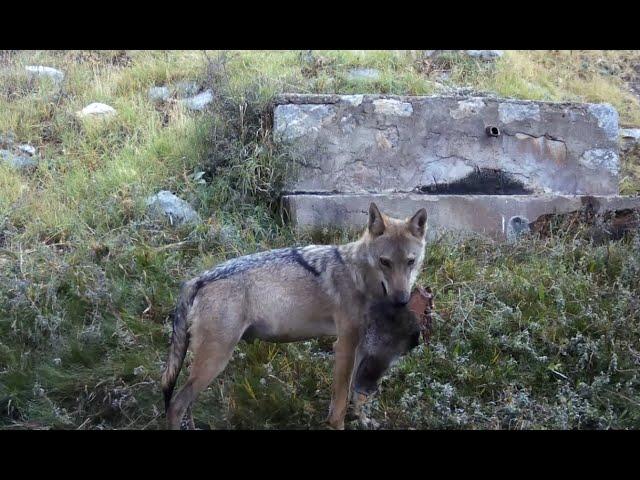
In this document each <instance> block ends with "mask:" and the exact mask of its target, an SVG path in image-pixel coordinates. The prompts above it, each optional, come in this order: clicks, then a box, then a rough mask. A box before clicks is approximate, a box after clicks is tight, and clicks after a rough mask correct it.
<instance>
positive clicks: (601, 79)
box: [0, 51, 640, 429]
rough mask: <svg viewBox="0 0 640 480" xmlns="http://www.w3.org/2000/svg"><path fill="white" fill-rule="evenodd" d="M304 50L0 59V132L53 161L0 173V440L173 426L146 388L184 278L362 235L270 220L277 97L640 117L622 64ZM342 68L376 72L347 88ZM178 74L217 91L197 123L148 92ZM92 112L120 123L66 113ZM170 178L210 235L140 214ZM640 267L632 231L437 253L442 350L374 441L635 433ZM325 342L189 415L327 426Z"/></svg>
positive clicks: (218, 390)
mask: <svg viewBox="0 0 640 480" xmlns="http://www.w3.org/2000/svg"><path fill="white" fill-rule="evenodd" d="M314 55H315V58H316V59H319V60H318V61H317V62H315V63H312V64H309V63H308V62H305V61H304V59H303V57H301V56H300V54H299V52H297V51H288V52H287V51H284V52H262V51H261V52H258V51H242V52H227V53H226V54H225V55H219V53H218V52H200V51H190V52H183V51H166V52H165V51H155V52H151V51H136V52H118V51H102V52H96V51H89V52H77V51H70V52H52V51H29V52H18V53H4V54H2V55H0V60H1V61H2V62H3V69H2V75H1V77H0V111H2V112H3V114H2V115H0V134H2V133H6V132H8V131H12V132H13V133H14V134H15V136H16V138H17V139H18V140H19V141H20V142H24V143H30V144H32V145H34V146H35V147H37V148H38V153H39V155H40V156H41V157H42V159H43V160H42V161H41V163H40V165H39V167H38V168H37V170H36V171H35V172H33V173H29V174H26V173H20V172H16V171H13V170H11V169H9V168H6V167H3V166H0V227H1V228H0V311H1V312H2V313H1V314H0V426H1V427H2V428H82V429H88V428H93V429H97V428H104V429H111V428H136V429H142V428H144V429H156V428H163V427H164V420H163V418H162V416H161V410H162V401H161V394H160V390H159V377H160V373H161V370H162V367H163V362H164V359H165V355H166V351H167V344H168V340H169V334H170V330H171V326H170V321H169V315H170V312H171V309H172V308H173V305H174V303H175V300H176V295H177V293H178V288H179V284H180V282H181V281H182V280H184V279H185V278H188V277H190V276H192V275H195V274H196V273H198V272H200V271H202V270H204V269H206V268H210V267H211V266H212V265H214V264H216V263H217V262H220V261H222V260H224V259H227V258H231V257H234V256H237V255H240V254H245V253H250V252H254V251H257V250H261V249H267V248H274V247H280V246H285V245H290V244H305V243H308V242H311V241H327V242H328V241H346V240H348V239H349V238H351V237H349V236H348V235H346V234H344V233H336V232H334V233H332V234H329V235H325V236H319V237H314V238H310V237H308V236H306V235H296V234H295V233H294V232H292V231H290V230H289V229H288V227H287V226H286V225H282V223H281V222H280V219H279V216H278V214H277V199H278V195H279V188H280V182H281V179H282V176H283V174H284V171H285V167H286V165H287V152H285V151H281V150H279V149H277V148H275V147H274V145H272V144H271V142H270V132H269V118H268V111H269V102H270V100H271V98H272V97H273V95H274V94H276V93H279V92H290V91H295V92H327V93H333V92H337V93H356V92H357V93H377V92H382V93H395V94H432V93H437V92H438V91H439V89H440V88H441V87H439V85H440V84H446V85H450V86H470V87H473V88H477V89H484V90H491V91H494V92H496V93H498V94H500V95H508V96H514V97H517V98H535V99H545V100H580V101H594V102H595V101H607V102H610V103H612V104H613V105H614V106H616V108H618V110H619V112H620V115H621V123H625V124H629V125H634V124H639V123H640V106H639V105H638V101H637V99H635V98H633V97H631V96H630V94H628V93H627V92H626V90H625V89H624V85H623V83H622V81H621V80H620V79H619V78H620V77H621V75H622V73H624V72H626V71H627V70H628V69H629V65H630V62H632V61H633V59H634V58H636V59H637V53H633V52H628V51H622V52H605V53H602V52H557V53H551V52H507V53H506V54H505V56H504V57H503V58H502V59H501V60H499V61H498V62H497V63H496V64H495V65H485V64H481V63H479V62H476V61H474V60H468V59H465V58H464V57H462V56H459V55H450V56H448V57H447V58H445V59H444V60H442V63H440V64H434V65H431V64H425V63H424V62H423V61H422V60H421V57H420V55H419V54H418V53H416V52H404V51H391V52H386V51H323V52H314ZM634 55H636V56H635V57H634ZM603 62H604V63H603ZM28 64H36V65H37V64H42V65H49V66H53V67H56V68H60V69H61V70H63V71H64V72H65V74H66V78H65V82H64V88H63V90H62V92H61V94H59V95H57V94H56V89H55V86H54V85H52V84H50V83H47V82H29V81H28V79H27V78H26V76H25V75H24V72H23V66H24V65H28ZM603 65H604V66H607V68H609V70H611V69H614V70H615V69H616V68H617V69H618V73H617V74H615V75H612V74H611V73H610V72H609V71H608V70H607V71H604V72H603V71H602V69H603ZM353 67H366V68H378V69H379V70H380V71H381V77H380V79H379V80H376V81H364V82H353V81H350V80H349V79H348V77H347V72H348V70H349V69H350V68H353ZM444 68H447V69H449V70H450V75H449V78H448V79H443V78H441V77H440V72H441V70H442V69H444ZM182 80H194V81H196V82H198V83H199V84H200V85H201V86H203V87H204V86H208V87H211V88H213V90H214V92H216V94H217V96H216V101H215V104H214V107H213V108H212V110H211V111H210V112H207V113H201V114H193V113H189V112H187V111H184V110H183V109H182V108H181V107H180V106H179V105H177V104H169V105H166V106H164V107H156V106H154V105H153V104H152V103H151V102H150V101H149V100H148V99H147V89H148V88H149V87H151V86H154V85H161V84H163V83H175V82H178V81H182ZM91 102H104V103H107V104H109V105H111V106H113V107H114V108H115V109H116V110H117V111H118V114H117V116H116V117H114V118H113V119H111V120H108V121H106V122H98V123H96V122H87V121H80V120H79V119H77V118H76V116H75V112H76V111H78V110H80V109H82V108H83V107H84V106H86V105H87V104H88V103H91ZM624 168H625V170H624V172H623V175H622V176H621V177H623V180H622V184H623V185H622V186H623V190H625V191H628V192H634V191H637V188H638V185H639V184H638V181H637V178H638V176H637V172H636V170H637V159H631V158H630V159H626V160H625V167H624ZM198 172H204V175H197V174H198ZM199 178H202V179H204V180H205V183H202V182H201V181H199V180H198V179H199ZM161 189H167V190H171V191H173V192H175V193H176V194H178V195H180V196H181V197H182V198H184V199H185V200H187V201H189V202H190V203H191V204H192V205H193V206H194V207H195V208H196V209H197V210H198V212H199V213H200V215H201V216H202V218H203V219H204V222H203V223H202V224H201V225H199V226H197V227H183V228H179V229H176V228H171V227H170V226H168V225H166V224H162V223H157V222H154V221H152V220H151V219H149V218H147V217H146V215H145V208H144V199H145V198H146V196H148V195H149V194H152V193H155V192H157V191H158V190H161ZM639 254H640V246H639V244H638V241H637V239H636V240H634V239H628V240H624V241H622V242H618V243H612V244H609V245H605V246H594V245H591V244H589V243H585V242H583V241H578V240H576V241H573V238H572V237H568V238H563V237H559V238H556V239H553V240H548V241H535V242H521V243H517V244H515V245H498V244H494V243H490V242H486V241H484V240H481V239H469V240H464V241H458V240H457V239H454V238H448V239H443V240H442V241H441V242H438V243H436V244H433V245H431V246H429V248H428V252H427V262H426V267H425V271H424V273H423V275H422V276H421V278H420V283H422V284H429V285H432V286H433V287H434V288H435V290H436V292H437V307H438V315H437V318H436V325H435V327H436V328H435V334H434V338H433V343H432V345H431V346H429V347H428V348H424V347H420V349H419V350H418V351H417V352H414V353H413V354H412V355H411V356H409V357H407V358H406V359H405V360H404V361H402V362H401V363H400V364H398V365H397V366H396V367H395V368H394V370H393V372H392V374H390V375H389V376H388V377H387V378H386V379H385V380H384V382H383V383H382V388H381V392H380V395H378V396H377V397H376V398H375V399H374V401H373V402H372V403H371V405H370V406H369V408H370V409H371V413H372V414H373V416H374V417H375V418H376V419H377V420H378V421H380V422H381V423H382V425H383V426H384V427H386V428H434V427H435V428H440V427H443V428H609V427H617V428H632V427H637V426H638V425H639V424H640V418H639V416H640V409H639V406H638V404H639V403H640V400H639V395H638V374H639V366H638V365H639V363H638V362H639V358H640V353H639V352H640V344H639V343H638V342H639V340H638V339H639V338H640V335H639V333H640V332H639V331H638V325H639V320H640V318H639V313H638V312H639V310H638V304H637V303H638V302H637V298H638V293H639V289H640V285H639V283H638V278H640V275H639V273H640V272H639V271H638V270H639V269H640V265H639V264H638V258H640V257H639ZM330 345H331V342H330V340H322V341H311V342H304V343H299V344H291V345H272V344H267V343H261V342H255V343H253V344H243V345H241V346H240V347H239V348H238V351H237V353H236V355H235V356H234V358H233V359H232V361H231V363H230V366H229V367H228V368H227V369H226V370H225V372H224V373H223V374H222V375H221V376H220V377H219V378H218V379H216V380H215V381H214V383H213V384H212V386H211V387H210V388H209V389H208V390H207V391H206V392H205V393H204V394H203V396H202V398H201V400H200V401H199V403H198V404H197V405H196V408H195V416H196V419H197V421H198V422H200V424H201V425H202V426H210V427H213V428H310V427H311V428H316V427H320V425H321V423H322V420H323V419H324V417H325V415H326V411H327V408H328V402H329V395H330V393H329V392H330V383H331V368H332V365H331V348H330Z"/></svg>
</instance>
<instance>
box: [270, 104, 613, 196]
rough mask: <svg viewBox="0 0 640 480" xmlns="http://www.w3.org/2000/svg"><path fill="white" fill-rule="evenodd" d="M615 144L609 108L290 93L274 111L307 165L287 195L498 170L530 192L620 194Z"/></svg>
mask: <svg viewBox="0 0 640 480" xmlns="http://www.w3.org/2000/svg"><path fill="white" fill-rule="evenodd" d="M487 126H495V127H498V128H499V130H500V135H499V136H497V137H490V136H488V135H487V134H486V133H485V129H486V127H487ZM614 130H615V134H612V132H614ZM617 136H618V116H617V112H616V111H615V109H613V108H612V107H611V106H610V105H606V104H602V105H592V104H575V103H549V102H531V101H519V100H505V99H496V98H487V97H471V98H464V97H462V98H461V97H410V96H393V95H345V96H340V95H295V94H288V95H283V96H281V97H279V98H278V99H277V100H276V107H275V110H274V138H275V139H276V141H279V142H283V143H286V144H288V145H289V146H290V147H291V148H292V151H293V153H294V155H295V157H296V158H299V159H302V160H301V161H299V162H297V163H298V165H297V166H296V167H297V168H294V169H292V171H293V172H295V173H294V174H292V175H290V177H289V178H288V180H287V182H286V186H285V190H286V191H290V192H291V191H306V192H317V193H322V192H332V191H337V192H344V193H365V192H381V193H385V192H411V191H415V189H416V188H420V187H430V186H434V185H442V184H447V183H451V182H458V181H460V180H462V179H464V178H465V177H467V176H468V175H469V174H470V173H471V172H472V171H474V170H476V169H491V170H499V171H502V172H504V173H505V174H508V175H511V176H513V177H514V178H516V179H518V180H519V181H521V182H522V183H523V186H524V187H525V188H526V189H527V190H529V191H531V192H533V193H553V194H578V195H579V194H594V195H606V194H616V193H617V192H618V172H619V159H618V143H617ZM425 191H427V190H425Z"/></svg>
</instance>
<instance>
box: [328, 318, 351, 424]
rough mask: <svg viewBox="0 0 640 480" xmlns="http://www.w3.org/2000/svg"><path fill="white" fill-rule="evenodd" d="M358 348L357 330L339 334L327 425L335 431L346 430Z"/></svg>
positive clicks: (335, 347)
mask: <svg viewBox="0 0 640 480" xmlns="http://www.w3.org/2000/svg"><path fill="white" fill-rule="evenodd" d="M357 346H358V330H357V329H348V330H346V331H344V332H343V333H342V335H340V334H339V335H338V340H337V341H336V342H335V343H334V344H333V350H334V352H335V366H334V371H333V394H332V396H331V406H330V407H329V416H328V418H327V423H328V424H329V426H330V427H331V428H333V429H335V430H344V417H345V415H346V413H347V405H348V402H349V392H350V390H351V374H352V372H353V367H354V363H355V358H356V347H357Z"/></svg>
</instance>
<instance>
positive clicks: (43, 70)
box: [24, 65, 64, 83]
mask: <svg viewBox="0 0 640 480" xmlns="http://www.w3.org/2000/svg"><path fill="white" fill-rule="evenodd" d="M24 68H25V69H26V70H27V73H28V74H29V76H30V77H36V76H38V77H49V78H51V79H52V80H53V81H54V82H55V83H60V82H62V80H63V79H64V73H63V72H61V71H60V70H58V69H56V68H52V67H43V66H41V65H27V66H26V67H24Z"/></svg>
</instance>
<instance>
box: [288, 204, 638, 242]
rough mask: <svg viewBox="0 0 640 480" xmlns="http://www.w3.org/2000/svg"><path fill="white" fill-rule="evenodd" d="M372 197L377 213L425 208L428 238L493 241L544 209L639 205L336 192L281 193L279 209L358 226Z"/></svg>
mask: <svg viewBox="0 0 640 480" xmlns="http://www.w3.org/2000/svg"><path fill="white" fill-rule="evenodd" d="M371 202H376V204H377V205H378V207H380V209H381V210H382V212H384V213H386V214H388V215H391V216H395V217H399V218H406V217H409V216H411V215H412V214H413V213H415V212H416V211H417V210H419V209H420V208H422V207H424V208H426V209H427V213H428V219H427V225H428V237H429V239H431V240H432V239H434V238H436V237H437V236H438V234H440V233H442V232H444V231H455V232H461V233H463V232H475V233H479V234H482V235H487V236H489V237H491V238H494V239H496V240H504V239H507V237H508V234H509V228H510V225H511V224H513V221H512V219H514V217H519V218H521V219H524V220H525V221H527V222H533V221H535V220H536V219H537V218H538V217H540V216H541V215H544V214H549V213H569V212H573V211H576V210H580V209H581V208H583V207H584V206H585V205H587V204H589V205H591V206H592V208H593V209H594V211H595V212H596V213H600V212H605V211H609V210H621V209H625V208H640V197H626V196H616V195H608V196H577V195H540V196H536V195H418V194H407V193H393V194H360V195H359V194H339V195H287V196H285V197H283V199H282V203H283V205H282V206H283V208H284V209H285V211H286V212H287V214H288V217H289V220H290V221H291V222H292V224H293V225H294V227H295V228H296V229H298V230H318V229H322V228H325V227H332V228H340V229H347V230H362V229H364V227H365V226H366V224H367V215H368V211H369V204H370V203H371Z"/></svg>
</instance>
